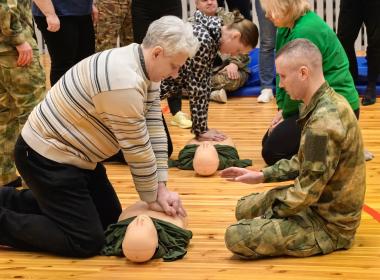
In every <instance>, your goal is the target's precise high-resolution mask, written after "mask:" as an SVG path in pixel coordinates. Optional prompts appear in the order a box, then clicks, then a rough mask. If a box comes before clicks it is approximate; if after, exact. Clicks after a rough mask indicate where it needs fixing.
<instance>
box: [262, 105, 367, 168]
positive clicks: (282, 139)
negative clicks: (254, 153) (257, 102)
mask: <svg viewBox="0 0 380 280" xmlns="http://www.w3.org/2000/svg"><path fill="white" fill-rule="evenodd" d="M354 114H355V116H356V118H357V119H359V114H360V109H357V110H355V111H354ZM298 117H299V116H298V114H297V115H293V116H291V117H288V118H286V119H284V120H283V121H282V122H281V123H279V124H278V125H277V126H276V127H275V128H274V129H273V130H272V132H271V133H270V134H268V131H267V132H266V133H265V135H264V137H263V140H262V151H261V155H262V157H263V159H264V161H265V163H266V164H267V165H269V166H270V165H273V164H275V163H276V162H277V161H279V160H280V159H291V158H292V156H294V155H295V154H297V153H298V149H299V147H300V141H301V132H302V129H301V127H299V125H298V124H297V119H298Z"/></svg>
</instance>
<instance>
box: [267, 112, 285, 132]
mask: <svg viewBox="0 0 380 280" xmlns="http://www.w3.org/2000/svg"><path fill="white" fill-rule="evenodd" d="M283 120H284V117H283V116H282V110H279V111H278V112H277V114H276V115H275V116H274V118H273V120H272V122H271V124H270V126H269V129H268V134H270V133H271V132H272V131H273V129H274V128H275V127H276V126H277V125H279V124H280V123H281V122H282V121H283Z"/></svg>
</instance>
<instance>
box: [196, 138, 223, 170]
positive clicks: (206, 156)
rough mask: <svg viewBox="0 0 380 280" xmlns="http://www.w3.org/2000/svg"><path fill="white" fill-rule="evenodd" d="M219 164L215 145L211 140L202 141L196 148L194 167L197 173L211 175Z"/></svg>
mask: <svg viewBox="0 0 380 280" xmlns="http://www.w3.org/2000/svg"><path fill="white" fill-rule="evenodd" d="M218 166H219V157H218V152H217V151H216V149H215V147H214V145H213V144H212V143H209V142H202V143H201V144H200V145H199V146H198V147H197V149H196V150H195V154H194V159H193V168H194V171H195V173H197V174H198V175H201V176H211V175H213V174H214V173H215V172H216V171H217V170H218Z"/></svg>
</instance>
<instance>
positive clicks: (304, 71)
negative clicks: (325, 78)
mask: <svg viewBox="0 0 380 280" xmlns="http://www.w3.org/2000/svg"><path fill="white" fill-rule="evenodd" d="M299 71H300V72H299V73H300V76H301V79H303V80H305V79H306V78H308V77H309V76H310V69H309V68H308V67H306V66H305V65H303V66H301V67H300V70H299Z"/></svg>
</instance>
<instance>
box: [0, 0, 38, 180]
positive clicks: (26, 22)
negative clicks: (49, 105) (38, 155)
mask: <svg viewBox="0 0 380 280" xmlns="http://www.w3.org/2000/svg"><path fill="white" fill-rule="evenodd" d="M33 36H34V29H33V23H32V14H31V5H30V1H29V0H18V1H17V0H0V186H13V187H19V186H21V178H20V177H18V176H17V175H16V167H15V163H14V159H13V150H14V145H15V142H16V139H17V137H18V135H19V134H20V130H21V128H22V125H23V124H24V123H25V122H26V120H27V118H28V115H29V113H30V112H31V111H32V109H33V108H34V106H35V105H37V103H38V102H39V101H40V100H41V99H42V97H43V96H44V93H45V73H44V70H43V68H42V66H41V64H40V61H39V54H38V47H37V43H36V40H35V39H34V37H33Z"/></svg>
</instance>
